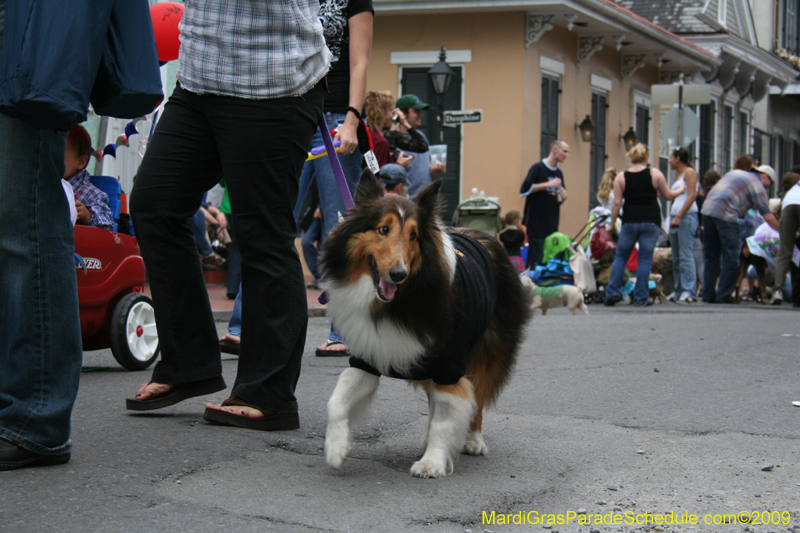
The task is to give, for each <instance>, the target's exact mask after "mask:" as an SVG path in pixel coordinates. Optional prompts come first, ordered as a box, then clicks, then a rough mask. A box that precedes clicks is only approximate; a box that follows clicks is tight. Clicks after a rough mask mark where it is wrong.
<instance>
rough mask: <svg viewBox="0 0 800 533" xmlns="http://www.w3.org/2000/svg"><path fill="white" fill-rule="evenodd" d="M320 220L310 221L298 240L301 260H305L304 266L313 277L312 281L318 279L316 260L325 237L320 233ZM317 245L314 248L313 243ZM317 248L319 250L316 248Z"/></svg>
mask: <svg viewBox="0 0 800 533" xmlns="http://www.w3.org/2000/svg"><path fill="white" fill-rule="evenodd" d="M322 226H323V224H322V220H320V219H318V218H315V219H314V220H312V221H311V225H310V226H308V229H307V230H305V231H304V232H303V236H302V237H301V238H300V243H301V244H302V246H303V258H305V260H306V265H308V269H309V270H310V271H311V274H312V275H313V276H314V279H319V272H317V262H318V261H317V260H318V258H319V250H320V249H321V248H322V244H323V242H324V241H325V235H324V234H323V232H322ZM317 241H319V244H318V245H316V246H315V243H316V242H317ZM317 246H319V248H317Z"/></svg>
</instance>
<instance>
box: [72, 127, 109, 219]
mask: <svg viewBox="0 0 800 533" xmlns="http://www.w3.org/2000/svg"><path fill="white" fill-rule="evenodd" d="M91 153H92V138H91V137H90V136H89V132H88V131H86V129H85V128H84V127H83V126H80V125H78V124H75V125H74V126H72V129H70V130H69V136H68V137H67V149H66V151H65V152H64V166H65V167H66V168H65V170H64V179H65V180H66V181H67V182H68V183H69V184H70V185H71V186H72V190H73V191H74V193H75V209H76V211H77V213H78V219H77V223H78V224H84V225H87V226H96V227H99V228H106V229H111V228H112V227H113V225H114V215H113V214H112V213H111V208H110V207H109V206H108V195H107V194H106V193H104V192H103V191H101V190H100V189H98V188H97V187H95V186H94V185H92V184H91V183H90V182H89V173H88V172H87V171H86V165H88V164H89V156H90V155H91Z"/></svg>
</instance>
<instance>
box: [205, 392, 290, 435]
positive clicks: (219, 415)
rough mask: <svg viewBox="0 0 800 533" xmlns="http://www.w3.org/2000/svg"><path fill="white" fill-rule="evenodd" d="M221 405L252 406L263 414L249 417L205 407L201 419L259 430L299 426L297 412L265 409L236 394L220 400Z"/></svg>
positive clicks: (287, 428)
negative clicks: (277, 411) (279, 411)
mask: <svg viewBox="0 0 800 533" xmlns="http://www.w3.org/2000/svg"><path fill="white" fill-rule="evenodd" d="M222 405H224V406H226V407H227V406H229V405H240V406H242V407H252V408H253V409H258V410H259V411H261V413H262V414H263V415H264V416H263V417H261V418H249V417H247V416H242V415H237V414H234V413H229V412H228V411H220V410H219V409H209V408H208V407H206V410H205V413H203V420H205V421H207V422H211V423H212V424H219V425H222V426H233V427H237V428H245V429H256V430H259V431H281V430H290V429H299V428H300V417H299V416H298V415H297V413H276V412H274V411H267V410H266V409H262V408H260V407H258V406H257V405H253V404H251V403H247V402H245V401H244V400H240V399H239V398H237V397H236V396H231V397H230V398H228V399H227V400H225V401H224V402H222Z"/></svg>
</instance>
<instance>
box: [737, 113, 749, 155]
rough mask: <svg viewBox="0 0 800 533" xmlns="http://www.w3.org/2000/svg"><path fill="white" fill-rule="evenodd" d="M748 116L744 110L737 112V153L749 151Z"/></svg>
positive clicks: (747, 152)
mask: <svg viewBox="0 0 800 533" xmlns="http://www.w3.org/2000/svg"><path fill="white" fill-rule="evenodd" d="M749 119H750V116H749V115H748V113H747V112H746V111H742V112H740V113H739V153H740V154H749V153H750V142H749V135H748V134H749V133H750V120H749Z"/></svg>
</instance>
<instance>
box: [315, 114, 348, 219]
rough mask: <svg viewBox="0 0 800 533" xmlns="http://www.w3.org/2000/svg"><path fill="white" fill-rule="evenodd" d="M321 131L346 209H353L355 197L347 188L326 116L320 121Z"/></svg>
mask: <svg viewBox="0 0 800 533" xmlns="http://www.w3.org/2000/svg"><path fill="white" fill-rule="evenodd" d="M319 130H320V132H321V133H322V142H324V143H325V149H326V150H327V151H328V159H329V160H330V162H331V166H332V167H333V175H334V176H336V183H337V184H338V185H339V192H340V193H341V195H342V201H343V202H344V208H345V209H352V208H353V207H355V204H354V203H353V196H352V195H351V194H350V188H349V187H348V186H347V180H346V179H345V178H344V171H343V170H342V164H341V163H340V162H339V158H338V157H336V150H335V149H334V147H333V140H332V139H331V132H330V131H328V123H327V122H325V115H323V116H321V117H320V119H319Z"/></svg>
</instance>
